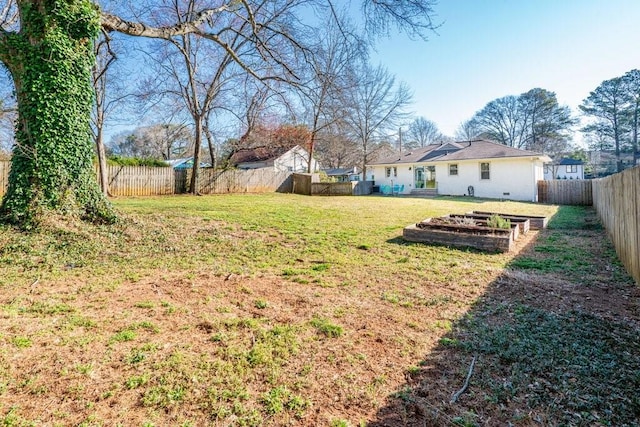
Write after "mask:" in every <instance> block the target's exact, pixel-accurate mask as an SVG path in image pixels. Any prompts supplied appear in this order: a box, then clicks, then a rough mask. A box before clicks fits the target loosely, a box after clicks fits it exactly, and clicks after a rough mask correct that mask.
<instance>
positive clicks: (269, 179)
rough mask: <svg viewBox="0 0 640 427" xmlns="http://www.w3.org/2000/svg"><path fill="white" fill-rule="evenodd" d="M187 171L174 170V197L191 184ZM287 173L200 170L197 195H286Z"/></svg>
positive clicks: (287, 188) (290, 184)
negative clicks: (276, 193)
mask: <svg viewBox="0 0 640 427" xmlns="http://www.w3.org/2000/svg"><path fill="white" fill-rule="evenodd" d="M191 174H192V171H191V169H182V170H176V172H175V193H176V194H180V193H186V192H187V191H188V189H189V184H190V183H191ZM291 191H292V178H291V173H290V172H276V171H274V170H271V169H267V168H263V169H248V170H239V169H229V170H225V171H220V170H213V169H200V173H199V177H198V192H199V193H201V194H223V193H272V192H279V193H290V192H291Z"/></svg>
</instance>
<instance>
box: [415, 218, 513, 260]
mask: <svg viewBox="0 0 640 427" xmlns="http://www.w3.org/2000/svg"><path fill="white" fill-rule="evenodd" d="M438 220H441V219H439V218H436V219H435V220H434V219H432V218H428V219H425V220H424V221H422V222H419V223H417V224H411V225H409V226H407V227H405V228H404V230H403V232H402V237H403V238H404V239H405V240H407V241H409V242H418V243H437V244H441V245H446V246H455V247H469V248H475V249H480V250H483V251H489V252H509V251H511V250H513V249H514V247H515V237H514V235H515V233H516V232H517V230H518V226H517V225H514V226H513V227H512V228H511V230H505V229H500V228H489V227H486V226H482V225H460V224H443V223H442V222H441V221H438Z"/></svg>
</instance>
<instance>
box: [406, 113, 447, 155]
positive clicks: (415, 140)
mask: <svg viewBox="0 0 640 427" xmlns="http://www.w3.org/2000/svg"><path fill="white" fill-rule="evenodd" d="M407 137H408V141H407V142H406V143H405V147H406V148H407V149H412V148H418V147H426V146H427V145H429V144H431V143H433V142H435V141H436V140H438V139H439V138H441V137H442V134H441V133H440V131H439V130H438V126H437V125H436V124H435V123H434V122H432V121H431V120H429V119H427V118H425V117H417V118H416V119H415V120H414V121H412V122H411V123H410V124H409V130H408V132H407Z"/></svg>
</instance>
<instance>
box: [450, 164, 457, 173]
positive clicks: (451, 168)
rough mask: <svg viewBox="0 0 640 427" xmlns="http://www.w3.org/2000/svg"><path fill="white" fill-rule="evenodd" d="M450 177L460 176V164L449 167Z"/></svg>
mask: <svg viewBox="0 0 640 427" xmlns="http://www.w3.org/2000/svg"><path fill="white" fill-rule="evenodd" d="M449 175H458V164H457V163H454V164H451V165H449Z"/></svg>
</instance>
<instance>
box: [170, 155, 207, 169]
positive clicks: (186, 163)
mask: <svg viewBox="0 0 640 427" xmlns="http://www.w3.org/2000/svg"><path fill="white" fill-rule="evenodd" d="M165 163H166V164H168V165H169V166H171V167H172V168H174V169H192V168H193V157H188V158H185V159H172V160H165ZM200 167H201V168H210V167H211V163H206V162H200Z"/></svg>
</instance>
